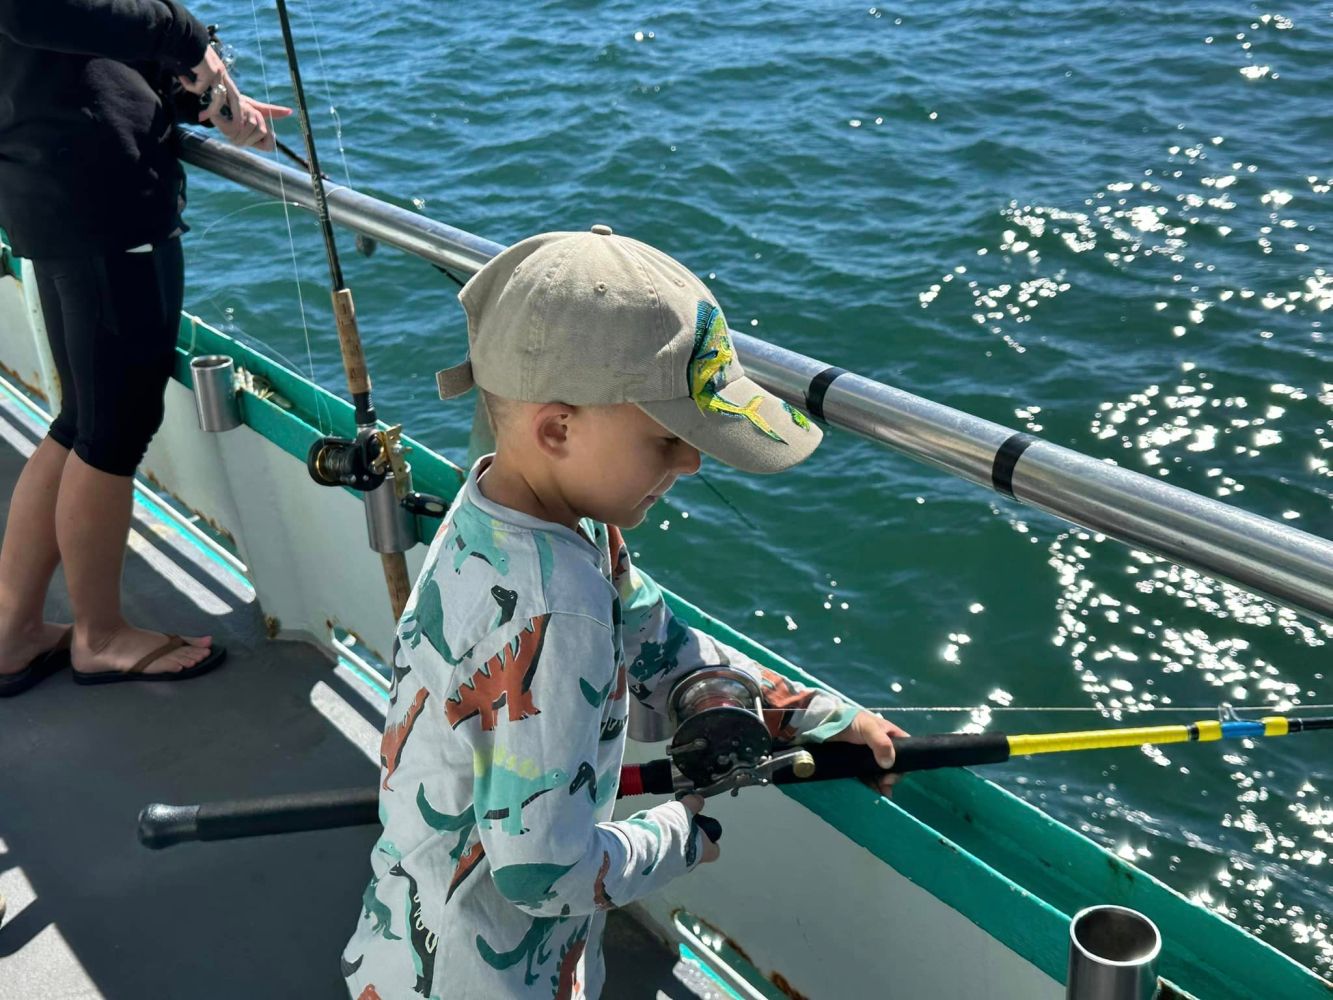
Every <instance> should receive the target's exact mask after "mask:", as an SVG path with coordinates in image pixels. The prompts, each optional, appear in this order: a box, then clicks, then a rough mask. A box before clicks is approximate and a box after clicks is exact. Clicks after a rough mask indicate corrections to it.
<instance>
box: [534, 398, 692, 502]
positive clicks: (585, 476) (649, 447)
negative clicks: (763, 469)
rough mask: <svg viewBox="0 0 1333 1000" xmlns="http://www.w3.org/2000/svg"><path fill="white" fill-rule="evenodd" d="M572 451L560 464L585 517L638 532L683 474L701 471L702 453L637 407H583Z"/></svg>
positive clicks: (564, 485)
mask: <svg viewBox="0 0 1333 1000" xmlns="http://www.w3.org/2000/svg"><path fill="white" fill-rule="evenodd" d="M568 445H569V449H568V453H567V455H566V457H565V459H564V460H563V461H561V462H559V463H557V469H558V470H559V471H558V473H557V474H558V477H559V479H560V482H561V489H562V492H563V493H564V494H565V496H566V497H567V498H568V499H569V501H570V503H571V505H572V506H573V507H574V508H575V509H576V510H577V511H578V512H579V514H580V515H582V516H585V517H591V518H593V519H594V520H598V521H604V522H606V523H607V524H614V525H616V526H617V527H619V528H633V527H634V526H635V525H637V524H639V523H640V522H642V521H643V519H644V517H645V515H647V513H648V508H649V507H651V506H652V505H653V504H654V503H655V502H656V501H657V500H658V499H660V498H661V497H662V496H663V495H664V494H665V493H666V492H667V490H669V489H671V486H672V484H673V483H675V481H676V479H677V477H679V476H691V475H693V474H694V473H696V472H698V471H699V461H700V456H699V449H697V448H695V447H693V446H692V445H689V444H687V443H685V442H684V441H682V440H681V439H680V438H678V437H676V436H675V435H674V434H672V433H671V432H670V431H669V430H667V429H666V428H665V427H663V426H662V425H661V424H659V423H658V422H657V421H656V420H654V419H653V418H652V417H650V416H648V414H647V413H645V412H644V411H643V410H641V409H639V408H638V407H637V406H635V405H634V404H632V403H621V404H618V405H615V406H585V407H579V408H578V409H577V410H575V411H574V413H573V414H571V417H570V424H569V438H568Z"/></svg>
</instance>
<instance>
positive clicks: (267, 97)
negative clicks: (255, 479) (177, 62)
mask: <svg viewBox="0 0 1333 1000" xmlns="http://www.w3.org/2000/svg"><path fill="white" fill-rule="evenodd" d="M250 16H251V17H252V18H253V20H254V25H255V47H256V49H257V50H258V52H259V76H260V78H261V79H262V80H263V81H264V102H265V103H266V104H272V103H273V97H272V94H271V91H270V88H269V83H268V69H267V66H266V64H265V60H264V42H263V39H262V38H261V37H260V32H259V11H258V9H257V8H256V6H255V0H250ZM269 128H270V130H272V131H273V132H274V135H275V137H276V128H277V126H276V123H274V122H272V121H270V122H269ZM273 159H274V161H276V160H277V159H278V152H277V150H276V149H275V150H274V151H273ZM278 193H279V195H280V196H281V198H282V215H283V218H284V219H286V221H287V245H288V247H289V248H290V250H291V254H292V274H293V276H294V277H293V280H294V281H295V282H296V302H297V305H298V306H299V307H300V310H301V331H302V334H303V336H304V337H305V354H306V361H307V363H308V364H309V366H310V382H311V384H312V385H316V386H318V385H319V379H317V378H316V377H315V353H314V349H313V348H312V347H311V346H310V324H309V322H308V321H307V320H306V312H305V296H304V294H302V292H301V268H300V265H299V264H298V263H297V259H296V238H295V236H294V235H293V233H292V216H291V208H290V206H289V205H288V198H287V186H286V184H285V183H284V182H283V179H282V171H280V170H279V171H278ZM311 396H312V398H313V400H314V404H315V424H316V426H317V427H318V428H319V432H320V434H321V435H327V434H328V433H329V431H330V430H331V429H332V423H333V417H332V414H328V413H326V411H325V406H324V400H323V396H322V394H321V393H319V392H313V393H311ZM326 416H327V417H328V426H327V427H326V426H325V417H326Z"/></svg>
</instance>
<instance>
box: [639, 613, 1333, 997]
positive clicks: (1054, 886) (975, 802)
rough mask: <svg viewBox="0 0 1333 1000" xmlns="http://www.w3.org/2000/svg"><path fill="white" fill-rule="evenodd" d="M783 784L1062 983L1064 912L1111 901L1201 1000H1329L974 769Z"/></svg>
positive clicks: (746, 645) (699, 622) (1308, 978)
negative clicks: (1150, 929)
mask: <svg viewBox="0 0 1333 1000" xmlns="http://www.w3.org/2000/svg"><path fill="white" fill-rule="evenodd" d="M664 593H666V596H667V602H668V604H669V605H670V606H671V609H672V611H673V612H674V613H675V614H676V615H678V616H679V617H680V618H681V619H682V620H684V621H686V622H688V623H689V624H691V625H694V626H696V627H698V628H701V629H703V630H704V631H706V632H708V633H709V634H710V635H713V636H715V637H716V638H718V639H721V640H722V641H723V642H725V643H727V644H729V645H731V646H734V647H735V648H736V649H739V650H740V651H741V652H744V653H746V654H747V655H749V656H751V657H753V658H754V659H755V660H757V661H759V662H760V663H762V664H763V665H765V666H767V667H769V668H771V669H773V670H776V671H778V672H779V673H782V674H785V675H787V676H789V677H791V678H793V679H795V680H799V681H801V682H802V683H806V684H811V685H812V686H815V687H820V688H823V689H825V690H830V689H829V687H828V685H827V684H825V683H823V682H822V681H820V680H818V679H817V678H814V677H811V676H810V675H809V674H807V673H806V672H805V671H804V670H801V669H800V668H799V667H797V666H796V665H795V664H792V663H790V662H788V661H787V660H785V659H783V658H782V657H780V656H778V655H777V654H776V653H774V652H772V651H771V650H769V649H767V648H765V647H764V646H761V645H760V644H759V643H757V642H755V641H754V640H752V639H750V638H748V637H747V636H745V635H742V634H741V633H739V632H737V631H736V630H735V629H733V628H731V627H730V626H728V625H726V624H725V623H723V622H721V621H719V620H717V619H716V618H713V617H712V616H710V615H708V614H707V613H705V612H704V611H702V610H700V609H699V608H697V607H695V606H694V605H692V604H690V603H689V602H688V601H686V600H684V599H683V598H681V597H679V596H677V595H675V594H672V593H669V592H665V591H664ZM779 787H780V789H781V791H782V792H783V793H785V794H787V795H789V796H790V797H792V798H793V799H795V800H796V801H798V802H800V803H801V804H802V805H804V806H805V807H806V808H808V809H810V810H811V811H812V812H814V813H815V814H816V815H818V816H819V817H820V818H822V819H823V820H825V821H826V822H827V823H828V824H829V825H830V826H832V827H834V828H835V829H837V830H838V831H840V832H841V833H843V834H844V835H845V836H847V837H849V838H850V839H851V840H853V841H855V842H856V843H858V844H859V845H861V846H862V847H864V848H865V849H866V850H868V851H870V852H871V853H872V854H874V855H875V856H876V857H878V858H880V859H881V860H882V861H884V862H885V863H887V864H888V865H890V866H891V867H892V868H894V869H895V870H896V871H898V872H899V873H900V874H901V875H903V876H905V877H906V878H908V879H909V880H911V881H912V882H914V883H916V884H917V885H919V886H921V887H922V888H923V889H925V890H926V891H927V892H929V893H930V894H931V895H933V896H935V897H936V898H937V899H939V900H941V901H942V902H944V903H945V904H947V905H948V906H951V907H952V908H953V909H955V910H957V911H958V912H959V913H961V914H963V915H964V916H966V917H967V918H968V919H969V920H971V921H972V922H973V923H974V924H976V925H977V926H978V927H980V928H981V929H982V930H984V931H985V932H986V933H987V934H989V935H990V936H991V937H993V938H995V939H996V940H997V941H999V942H1000V943H1001V944H1003V945H1005V947H1007V948H1010V949H1011V950H1013V951H1014V952H1015V953H1017V954H1018V955H1020V956H1022V957H1023V958H1025V959H1027V960H1028V961H1030V962H1032V963H1033V964H1034V965H1036V966H1037V967H1038V968H1039V969H1041V970H1042V971H1043V972H1045V973H1046V974H1047V975H1049V976H1051V977H1052V978H1053V979H1055V980H1056V981H1058V982H1062V983H1063V982H1064V981H1065V975H1066V972H1067V961H1068V940H1069V919H1070V917H1071V916H1072V915H1073V914H1074V913H1077V912H1078V911H1079V910H1081V909H1082V908H1083V907H1085V906H1091V905H1094V904H1098V903H1116V904H1119V905H1122V906H1128V907H1131V908H1133V909H1135V910H1138V911H1139V912H1141V913H1144V914H1146V915H1147V916H1148V917H1149V918H1150V919H1152V920H1153V922H1154V923H1156V924H1157V926H1158V928H1159V929H1160V930H1161V932H1162V939H1163V948H1162V958H1161V962H1160V965H1159V968H1160V973H1161V975H1162V976H1163V977H1164V978H1166V979H1168V980H1169V981H1170V982H1171V983H1173V984H1180V985H1179V986H1178V987H1177V989H1179V990H1181V991H1182V992H1184V991H1188V992H1189V993H1192V994H1195V995H1197V996H1201V997H1208V998H1209V1000H1213V998H1218V1000H1228V998H1235V1000H1251V998H1253V997H1256V996H1275V997H1276V996H1280V997H1283V998H1284V1000H1304V998H1307V997H1308V998H1311V1000H1315V998H1318V1000H1329V994H1330V989H1331V988H1333V987H1331V986H1330V984H1329V983H1328V982H1327V981H1325V980H1324V979H1322V978H1320V977H1319V976H1318V975H1316V974H1315V973H1314V972H1312V971H1311V970H1309V969H1307V968H1306V967H1305V966H1303V965H1301V964H1299V963H1298V962H1296V961H1294V960H1293V959H1291V958H1289V957H1288V956H1287V955H1284V954H1283V953H1282V952H1280V951H1278V950H1277V949H1276V948H1274V947H1272V946H1271V945H1269V944H1268V943H1266V942H1264V941H1262V940H1260V939H1259V938H1257V937H1255V936H1254V935H1252V934H1250V933H1248V932H1247V931H1244V930H1242V929H1241V928H1239V927H1237V926H1236V925H1235V924H1232V923H1230V922H1229V921H1227V920H1225V919H1223V918H1222V917H1220V916H1218V915H1217V914H1215V913H1213V912H1211V911H1209V910H1206V909H1204V908H1203V907H1201V906H1198V905H1196V904H1194V903H1192V902H1190V901H1189V900H1188V899H1186V898H1185V897H1184V896H1181V895H1180V894H1179V893H1177V892H1176V891H1175V890H1173V889H1171V888H1170V887H1169V886H1167V885H1165V884H1163V883H1162V882H1159V881H1158V880H1157V879H1155V878H1153V877H1152V876H1151V875H1149V874H1147V873H1146V872H1142V871H1140V870H1139V869H1137V868H1135V867H1134V866H1133V865H1131V864H1129V863H1127V862H1126V861H1124V860H1123V859H1121V858H1119V857H1117V856H1115V855H1114V854H1111V853H1110V852H1108V851H1106V850H1105V849H1103V848H1102V847H1100V846H1099V845H1097V844H1095V843H1093V842H1092V841H1091V840H1089V839H1088V838H1086V837H1084V836H1083V835H1082V834H1080V833H1079V832H1078V831H1076V830H1072V829H1070V828H1069V827H1067V826H1065V825H1064V824H1062V823H1059V822H1057V821H1055V820H1054V819H1052V818H1051V817H1049V816H1047V815H1046V814H1045V813H1043V812H1041V811H1040V810H1039V809H1037V808H1035V807H1033V806H1031V805H1029V804H1028V803H1027V802H1024V801H1023V800H1022V799H1019V798H1017V797H1016V796H1014V795H1011V794H1010V793H1008V792H1006V791H1005V790H1004V789H1002V788H1000V787H998V786H996V785H993V784H991V783H990V782H989V781H986V780H984V779H983V778H981V777H979V776H977V775H976V774H973V773H972V772H971V771H969V770H965V769H958V770H941V771H930V772H923V773H921V774H914V775H912V776H911V777H910V778H908V779H907V780H906V781H904V782H903V783H902V784H900V785H899V786H898V788H897V790H896V791H895V794H894V798H893V800H892V801H890V800H888V799H885V798H883V797H882V796H880V795H879V794H877V793H876V792H874V791H873V790H872V789H870V788H868V787H866V786H865V785H862V784H860V783H859V782H855V781H837V782H829V783H827V784H825V783H815V784H809V785H783V786H779ZM749 794H754V793H749ZM760 794H766V793H760Z"/></svg>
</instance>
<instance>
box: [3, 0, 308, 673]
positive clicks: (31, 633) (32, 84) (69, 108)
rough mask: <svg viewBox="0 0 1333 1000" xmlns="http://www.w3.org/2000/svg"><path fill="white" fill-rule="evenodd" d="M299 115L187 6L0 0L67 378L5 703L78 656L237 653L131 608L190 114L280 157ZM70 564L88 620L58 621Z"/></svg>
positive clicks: (24, 160) (6, 629)
mask: <svg viewBox="0 0 1333 1000" xmlns="http://www.w3.org/2000/svg"><path fill="white" fill-rule="evenodd" d="M290 113H291V111H290V109H288V108H280V107H277V106H272V105H267V104H263V103H261V102H258V101H254V100H251V99H250V98H247V97H246V96H245V95H243V94H242V93H241V92H240V91H239V90H237V88H236V87H235V85H234V84H233V82H232V80H231V78H230V76H229V75H228V72H227V69H226V66H225V65H224V64H223V62H222V60H221V59H220V58H219V56H218V55H217V53H216V52H215V51H214V50H213V48H212V47H211V46H210V45H209V36H208V31H207V29H206V28H205V27H204V25H203V24H202V23H200V21H199V20H198V19H197V18H195V17H194V16H193V15H192V14H190V12H189V11H188V10H186V9H185V7H184V6H183V5H182V4H180V3H178V2H176V0H0V227H3V228H4V229H5V230H6V231H7V232H8V234H9V238H10V241H11V243H12V244H13V247H14V250H15V252H16V253H18V254H19V255H21V256H24V257H27V258H29V259H30V260H31V261H32V262H33V268H34V271H35V273H36V278H37V280H36V284H37V291H38V293H39V294H40V296H41V304H42V312H43V314H44V317H45V321H46V326H47V333H48V337H49V340H50V343H51V353H52V356H53V358H54V360H55V364H56V368H57V371H58V372H59V375H60V384H61V409H60V413H59V414H58V415H57V416H56V418H55V420H54V421H53V422H52V424H51V428H50V431H49V433H48V435H47V437H46V438H44V439H43V440H42V442H41V443H40V444H39V445H38V447H37V449H36V450H35V451H34V452H33V454H32V456H31V457H30V458H29V459H28V462H27V464H26V465H25V466H24V469H23V472H22V474H21V475H20V476H19V479H18V483H17V484H16V485H15V487H14V493H13V496H12V497H11V499H10V504H9V516H8V521H7V523H6V526H5V534H4V542H3V546H2V547H0V696H5V695H13V694H18V693H19V692H21V691H23V690H26V689H27V688H29V687H31V686H32V685H33V684H35V683H36V682H37V681H39V680H41V679H42V678H44V677H46V676H49V675H50V674H51V673H53V672H54V671H55V670H57V669H59V668H60V667H61V666H63V665H65V664H66V663H69V662H70V661H71V659H72V662H73V667H74V671H75V673H74V677H75V680H77V681H79V682H80V683H85V684H91V683H98V684H100V683H107V682H111V681H121V680H179V679H184V678H189V677H195V676H198V675H200V674H202V673H204V672H206V671H207V670H210V669H212V668H213V667H214V666H216V665H217V664H218V663H219V662H221V660H222V658H223V656H224V655H225V650H224V649H223V648H222V647H220V646H215V645H213V644H212V638H211V636H193V637H186V638H182V637H179V636H175V635H170V634H164V633H163V632H160V631H155V630H153V629H149V628H141V627H138V626H137V625H132V624H130V623H129V622H128V621H127V620H126V619H125V617H124V615H123V614H122V610H121V600H120V583H121V573H122V569H123V564H124V555H125V545H126V540H127V537H128V534H129V525H130V516H131V510H132V502H133V482H134V472H135V469H136V468H137V466H138V464H139V462H140V461H141V460H142V458H143V455H144V452H145V450H146V449H147V446H148V442H149V440H150V439H151V438H152V436H153V434H154V433H155V432H156V431H157V428H158V426H159V425H160V424H161V422H162V415H163V393H164V391H165V389H166V383H167V379H168V378H169V377H170V374H171V370H172V367H173V365H174V350H175V344H176V331H177V328H178V325H179V317H180V309H181V303H182V298H183V285H184V280H183V279H184V264H183V258H182V252H181V246H180V234H181V233H182V232H183V231H184V230H185V228H186V227H185V225H184V222H183V221H182V220H181V214H180V213H181V210H182V209H183V207H184V204H185V197H184V194H185V174H184V171H183V169H182V167H181V165H180V162H179V160H178V158H177V148H176V140H175V133H174V125H175V123H176V121H177V119H178V116H179V118H180V119H183V120H186V121H196V120H197V121H211V122H212V123H213V124H214V125H215V126H216V127H217V128H218V129H219V131H221V132H222V133H223V134H224V135H225V136H226V137H227V138H228V139H230V140H231V141H232V142H233V143H236V144H237V145H240V146H255V147H258V148H260V149H272V148H273V145H274V139H273V136H272V134H271V133H270V131H269V127H268V125H267V124H266V121H265V119H266V118H275V117H285V116H286V115H288V114H290ZM29 294H31V291H30V292H29ZM62 561H63V563H64V568H65V580H66V583H67V585H68V587H69V595H70V603H71V604H72V606H73V611H74V624H73V626H72V628H71V627H69V626H62V625H58V624H54V623H51V622H47V621H45V620H44V619H43V605H44V603H45V598H46V592H47V588H48V587H49V585H50V582H51V578H52V576H53V574H54V572H55V568H56V566H57V565H59V564H60V563H61V562H62Z"/></svg>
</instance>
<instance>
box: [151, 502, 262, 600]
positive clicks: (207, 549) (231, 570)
mask: <svg viewBox="0 0 1333 1000" xmlns="http://www.w3.org/2000/svg"><path fill="white" fill-rule="evenodd" d="M136 485H137V484H136ZM134 500H135V503H138V504H139V505H141V506H143V507H146V508H147V509H148V510H149V511H151V512H152V514H153V515H154V516H155V517H156V518H157V519H158V520H159V521H162V522H163V523H165V524H169V525H171V526H172V528H173V529H174V530H175V531H176V533H177V534H178V535H180V536H181V537H182V538H185V539H187V540H188V541H189V543H190V544H191V545H193V546H194V547H195V548H196V549H198V550H199V551H200V552H201V553H203V554H204V555H205V556H207V557H208V560H209V562H211V563H213V565H214V566H217V567H218V568H219V569H221V570H222V571H223V572H224V573H226V574H227V575H228V576H230V577H231V578H232V579H233V580H235V581H237V582H238V583H241V584H243V585H244V586H245V587H246V588H247V589H248V590H250V591H251V592H253V591H254V589H255V588H254V584H252V583H251V582H250V578H249V577H248V576H246V575H245V574H244V573H242V572H241V571H240V570H238V569H237V568H236V567H235V566H233V565H232V564H231V563H230V562H228V561H227V560H226V559H224V558H222V556H220V555H218V553H217V551H216V550H215V549H214V548H213V547H212V546H211V545H209V544H207V543H205V542H204V540H203V539H202V538H200V537H199V536H198V535H197V534H195V533H194V532H193V531H185V530H183V529H182V528H181V526H180V524H179V523H177V521H176V519H175V518H174V517H172V516H171V514H170V513H168V511H167V509H166V508H165V507H163V506H162V505H161V504H159V503H158V502H157V500H156V498H154V497H153V496H152V495H151V494H149V493H147V492H145V491H144V490H142V489H137V490H135V493H134Z"/></svg>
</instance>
